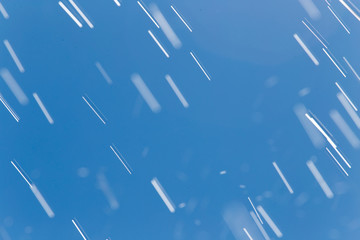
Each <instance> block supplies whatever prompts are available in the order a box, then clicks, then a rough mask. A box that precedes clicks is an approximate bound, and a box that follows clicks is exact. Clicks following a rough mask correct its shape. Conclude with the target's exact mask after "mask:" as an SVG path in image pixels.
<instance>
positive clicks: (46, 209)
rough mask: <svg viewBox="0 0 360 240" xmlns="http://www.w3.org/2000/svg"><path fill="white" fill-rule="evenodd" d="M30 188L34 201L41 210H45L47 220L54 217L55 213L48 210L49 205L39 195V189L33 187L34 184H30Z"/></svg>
mask: <svg viewBox="0 0 360 240" xmlns="http://www.w3.org/2000/svg"><path fill="white" fill-rule="evenodd" d="M30 188H31V191H32V192H33V194H34V195H35V197H36V199H37V200H38V201H39V203H40V204H41V206H42V208H43V209H44V210H45V212H46V214H47V215H48V216H49V218H53V217H55V213H54V212H53V210H52V209H51V208H50V206H49V204H48V203H47V202H46V200H45V198H44V197H43V195H42V194H41V193H40V191H39V189H38V188H37V187H36V186H35V184H32V185H31V186H30Z"/></svg>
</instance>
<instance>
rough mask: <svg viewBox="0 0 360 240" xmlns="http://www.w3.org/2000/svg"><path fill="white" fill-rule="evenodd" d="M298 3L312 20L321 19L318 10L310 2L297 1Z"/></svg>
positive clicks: (305, 0)
mask: <svg viewBox="0 0 360 240" xmlns="http://www.w3.org/2000/svg"><path fill="white" fill-rule="evenodd" d="M299 2H300V4H301V5H302V7H303V8H304V9H305V11H306V12H307V14H309V16H310V17H311V18H312V19H318V18H320V17H321V13H320V11H319V9H318V8H317V7H316V5H315V4H314V2H313V1H312V0H299Z"/></svg>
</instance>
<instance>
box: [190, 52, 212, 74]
mask: <svg viewBox="0 0 360 240" xmlns="http://www.w3.org/2000/svg"><path fill="white" fill-rule="evenodd" d="M190 55H191V56H192V57H193V59H194V60H195V62H196V63H197V65H198V66H199V67H200V69H201V71H202V72H203V73H204V74H205V76H206V78H207V79H208V80H209V81H210V80H211V79H210V76H209V75H208V74H207V72H206V71H205V68H204V67H203V66H202V65H201V64H200V62H199V60H198V59H197V57H196V56H195V54H194V53H193V52H190Z"/></svg>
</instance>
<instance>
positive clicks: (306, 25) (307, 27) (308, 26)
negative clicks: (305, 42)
mask: <svg viewBox="0 0 360 240" xmlns="http://www.w3.org/2000/svg"><path fill="white" fill-rule="evenodd" d="M302 23H303V24H304V25H305V27H306V28H307V29H308V30H309V31H310V32H311V33H312V34H313V35H314V36H315V37H316V39H317V40H319V42H320V43H321V44H322V45H323V46H324V47H326V48H327V46H326V45H325V43H324V42H323V41H322V40H321V39H320V38H319V37H318V35H316V33H314V32H313V30H312V29H311V28H310V27H309V26H308V25H307V24H306V23H305V22H304V21H302ZM314 29H315V28H314ZM315 31H316V29H315Z"/></svg>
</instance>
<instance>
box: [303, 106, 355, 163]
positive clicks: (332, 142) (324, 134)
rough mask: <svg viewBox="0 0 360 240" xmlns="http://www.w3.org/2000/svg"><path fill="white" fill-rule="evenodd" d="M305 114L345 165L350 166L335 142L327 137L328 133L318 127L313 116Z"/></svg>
mask: <svg viewBox="0 0 360 240" xmlns="http://www.w3.org/2000/svg"><path fill="white" fill-rule="evenodd" d="M305 116H306V117H307V118H308V119H309V121H310V122H311V123H312V124H314V126H315V127H316V128H317V129H318V130H319V132H320V133H321V134H322V135H323V136H324V137H325V139H326V140H327V141H328V142H329V144H330V145H331V146H332V147H333V148H334V150H335V151H336V153H337V154H338V155H339V156H340V157H341V159H342V160H343V161H344V162H345V163H346V165H347V166H348V167H349V168H351V166H350V164H349V163H348V161H346V159H345V158H344V156H343V155H342V154H341V153H340V151H339V150H338V149H337V146H336V144H335V143H334V141H333V140H332V139H331V138H330V137H329V135H328V134H327V133H326V132H325V131H324V130H323V129H322V128H321V127H320V125H319V124H318V123H317V122H316V121H315V119H314V118H312V117H310V115H309V114H307V113H305Z"/></svg>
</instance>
